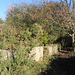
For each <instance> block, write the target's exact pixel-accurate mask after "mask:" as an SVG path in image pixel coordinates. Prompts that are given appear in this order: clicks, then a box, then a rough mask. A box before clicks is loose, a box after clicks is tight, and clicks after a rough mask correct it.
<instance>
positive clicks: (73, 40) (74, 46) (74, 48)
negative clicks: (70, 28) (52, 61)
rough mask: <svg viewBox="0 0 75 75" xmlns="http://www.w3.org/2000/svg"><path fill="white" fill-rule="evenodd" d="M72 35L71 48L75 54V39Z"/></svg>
mask: <svg viewBox="0 0 75 75" xmlns="http://www.w3.org/2000/svg"><path fill="white" fill-rule="evenodd" d="M74 35H75V34H74V33H73V34H72V46H73V50H74V52H75V37H74Z"/></svg>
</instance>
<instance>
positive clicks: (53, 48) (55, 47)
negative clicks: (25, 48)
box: [46, 44, 58, 55]
mask: <svg viewBox="0 0 75 75" xmlns="http://www.w3.org/2000/svg"><path fill="white" fill-rule="evenodd" d="M46 47H47V49H48V50H49V55H54V54H57V53H58V44H50V45H49V46H46Z"/></svg>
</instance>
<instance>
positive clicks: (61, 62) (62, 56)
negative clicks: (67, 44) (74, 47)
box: [43, 50, 75, 75]
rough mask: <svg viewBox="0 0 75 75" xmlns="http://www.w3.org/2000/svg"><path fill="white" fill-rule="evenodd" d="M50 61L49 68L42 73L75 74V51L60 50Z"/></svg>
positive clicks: (48, 74)
mask: <svg viewBox="0 0 75 75" xmlns="http://www.w3.org/2000/svg"><path fill="white" fill-rule="evenodd" d="M54 57H55V59H54V60H53V61H52V62H51V63H50V66H51V69H49V70H47V71H46V72H45V73H43V75H75V53H74V52H73V51H65V50H61V51H60V52H59V53H58V55H54Z"/></svg>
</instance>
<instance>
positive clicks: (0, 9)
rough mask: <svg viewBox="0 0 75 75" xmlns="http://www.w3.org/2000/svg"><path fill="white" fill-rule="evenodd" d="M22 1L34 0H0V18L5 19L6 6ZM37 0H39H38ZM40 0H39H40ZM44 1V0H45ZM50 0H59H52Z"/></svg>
mask: <svg viewBox="0 0 75 75" xmlns="http://www.w3.org/2000/svg"><path fill="white" fill-rule="evenodd" d="M22 1H25V2H26V3H27V4H30V3H32V2H33V1H35V0H0V18H1V19H2V20H5V17H6V14H7V9H8V7H9V6H10V5H11V4H13V3H18V4H19V3H21V2H22ZM38 1H39V0H38ZM40 1H41V0H40ZM45 1H46V0H45ZM48 1H50V0H48ZM52 1H60V0H52Z"/></svg>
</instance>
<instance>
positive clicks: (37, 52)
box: [29, 46, 44, 61]
mask: <svg viewBox="0 0 75 75" xmlns="http://www.w3.org/2000/svg"><path fill="white" fill-rule="evenodd" d="M43 48H44V47H43V46H41V47H34V48H33V49H32V51H31V53H30V54H29V56H30V58H31V57H32V56H33V59H32V60H35V61H39V60H42V59H43Z"/></svg>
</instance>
